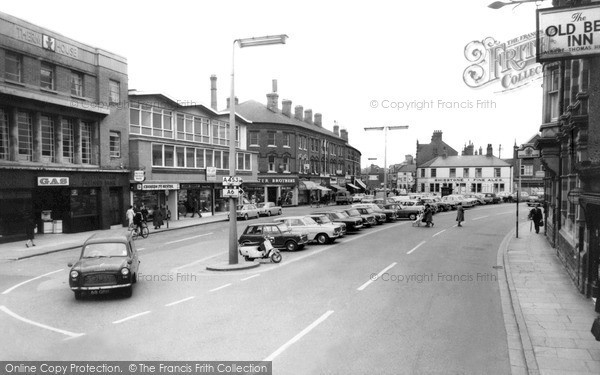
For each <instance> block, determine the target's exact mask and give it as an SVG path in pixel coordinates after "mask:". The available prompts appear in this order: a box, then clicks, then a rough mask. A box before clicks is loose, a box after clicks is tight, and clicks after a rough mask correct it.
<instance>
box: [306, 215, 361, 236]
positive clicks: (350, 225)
mask: <svg viewBox="0 0 600 375" xmlns="http://www.w3.org/2000/svg"><path fill="white" fill-rule="evenodd" d="M311 215H325V216H327V217H328V218H329V220H331V221H333V222H334V223H342V224H345V225H346V231H348V232H356V231H358V230H359V229H360V228H362V227H363V221H362V218H359V217H350V216H349V215H348V214H347V213H346V212H344V211H317V212H313V213H312V214H311Z"/></svg>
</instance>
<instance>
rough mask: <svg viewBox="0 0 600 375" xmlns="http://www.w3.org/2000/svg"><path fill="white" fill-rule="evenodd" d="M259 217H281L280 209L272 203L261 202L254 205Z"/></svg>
mask: <svg viewBox="0 0 600 375" xmlns="http://www.w3.org/2000/svg"><path fill="white" fill-rule="evenodd" d="M256 208H258V214H259V215H261V216H271V215H281V207H280V206H277V205H276V204H275V203H273V202H263V203H259V204H257V205H256Z"/></svg>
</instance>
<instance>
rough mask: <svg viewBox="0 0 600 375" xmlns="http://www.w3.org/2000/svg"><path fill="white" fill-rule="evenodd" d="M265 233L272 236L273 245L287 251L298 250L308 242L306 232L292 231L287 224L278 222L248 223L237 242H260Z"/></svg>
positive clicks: (243, 243) (241, 243)
mask: <svg viewBox="0 0 600 375" xmlns="http://www.w3.org/2000/svg"><path fill="white" fill-rule="evenodd" d="M265 235H268V236H269V237H271V238H273V239H272V240H271V243H272V244H273V247H276V248H278V249H285V250H288V251H296V250H300V249H302V248H304V246H305V245H306V244H307V243H308V236H307V234H306V233H301V234H299V233H296V232H292V230H291V229H289V228H288V227H287V226H285V225H283V224H279V223H257V224H250V225H248V226H247V227H246V229H245V230H244V233H242V235H241V236H240V238H239V239H238V243H239V244H240V245H246V244H249V243H260V242H261V241H262V240H263V236H265Z"/></svg>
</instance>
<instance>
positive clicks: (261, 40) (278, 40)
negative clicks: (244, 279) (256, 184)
mask: <svg viewBox="0 0 600 375" xmlns="http://www.w3.org/2000/svg"><path fill="white" fill-rule="evenodd" d="M287 37H288V36H287V35H285V34H281V35H267V36H261V37H256V38H245V39H236V40H234V41H233V48H232V52H231V95H230V98H229V176H232V177H235V170H236V165H235V164H236V162H237V155H236V152H235V134H236V132H235V90H234V87H235V85H234V77H235V45H236V44H239V46H240V48H244V47H258V46H268V45H271V44H285V40H286V39H287ZM237 263H238V249H237V214H236V204H235V198H234V197H229V264H237Z"/></svg>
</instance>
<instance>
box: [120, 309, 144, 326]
mask: <svg viewBox="0 0 600 375" xmlns="http://www.w3.org/2000/svg"><path fill="white" fill-rule="evenodd" d="M150 312H151V311H150V310H148V311H144V312H141V313H139V314H135V315H131V316H128V317H127V318H123V319H121V320H115V321H114V322H113V324H119V323H123V322H125V321H127V320H130V319H133V318H137V317H138V316H142V315H146V314H150Z"/></svg>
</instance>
